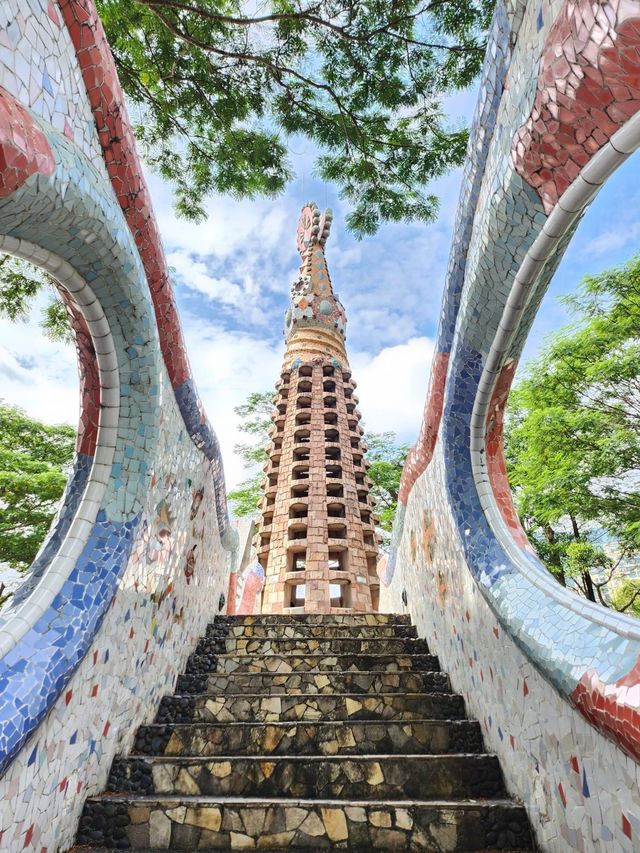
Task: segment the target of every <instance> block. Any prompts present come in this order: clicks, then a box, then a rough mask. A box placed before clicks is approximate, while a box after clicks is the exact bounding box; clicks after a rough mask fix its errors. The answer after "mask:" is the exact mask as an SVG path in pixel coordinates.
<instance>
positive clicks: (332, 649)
mask: <svg viewBox="0 0 640 853" xmlns="http://www.w3.org/2000/svg"><path fill="white" fill-rule="evenodd" d="M210 652H213V653H215V654H228V655H282V654H288V653H290V652H299V653H302V652H306V653H308V654H318V653H320V652H323V653H325V654H334V655H373V656H375V657H378V656H379V655H383V654H384V655H413V654H428V653H429V649H428V647H427V644H426V642H425V641H424V640H416V639H405V638H402V637H399V638H398V637H391V638H388V639H384V640H380V639H375V640H361V639H353V638H351V639H340V638H337V639H336V638H334V637H326V636H324V637H315V638H306V639H305V638H304V637H302V638H297V639H296V638H294V639H281V640H277V639H276V640H272V639H264V640H262V639H247V638H241V637H237V638H233V637H229V638H226V639H220V640H217V639H216V640H208V639H204V640H201V641H200V642H199V643H198V645H197V647H196V651H195V654H196V655H199V654H207V653H210Z"/></svg>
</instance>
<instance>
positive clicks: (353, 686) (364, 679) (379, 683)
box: [176, 670, 451, 696]
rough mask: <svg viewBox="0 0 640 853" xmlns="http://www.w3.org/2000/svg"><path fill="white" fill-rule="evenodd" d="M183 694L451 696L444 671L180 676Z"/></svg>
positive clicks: (180, 688) (179, 690)
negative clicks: (411, 694) (385, 694)
mask: <svg viewBox="0 0 640 853" xmlns="http://www.w3.org/2000/svg"><path fill="white" fill-rule="evenodd" d="M176 691H177V692H179V693H225V694H226V695H233V694H237V695H240V694H242V695H245V694H247V693H253V694H256V693H269V694H270V695H273V694H288V695H290V696H291V695H296V694H302V693H305V694H311V693H324V694H330V693H395V692H402V693H451V683H450V681H449V676H448V675H447V674H446V673H444V672H429V671H427V672H412V671H411V670H407V671H404V672H384V671H382V672H380V671H379V672H357V671H354V672H338V673H335V672H322V671H321V670H316V671H313V670H310V671H308V672H298V673H286V674H280V673H275V672H268V673H254V672H233V673H229V674H227V673H215V672H212V673H202V674H198V675H181V676H179V677H178V681H177V684H176Z"/></svg>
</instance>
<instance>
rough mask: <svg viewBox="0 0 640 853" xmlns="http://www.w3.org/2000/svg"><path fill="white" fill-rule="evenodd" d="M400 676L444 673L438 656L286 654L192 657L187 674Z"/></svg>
mask: <svg viewBox="0 0 640 853" xmlns="http://www.w3.org/2000/svg"><path fill="white" fill-rule="evenodd" d="M309 670H331V671H335V672H369V671H380V670H384V671H385V672H397V671H404V670H413V671H414V672H415V671H425V670H426V671H438V672H439V671H440V662H439V661H438V658H437V657H436V655H430V654H415V655H412V654H407V655H393V654H379V655H363V654H358V655H356V654H353V655H346V654H329V653H319V654H318V653H316V654H283V655H229V654H220V655H218V654H213V653H212V654H211V655H195V654H193V655H191V657H190V658H189V661H188V664H187V669H186V672H187V673H188V674H196V673H201V672H279V673H287V672H308V671H309Z"/></svg>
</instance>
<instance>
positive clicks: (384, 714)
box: [157, 693, 465, 723]
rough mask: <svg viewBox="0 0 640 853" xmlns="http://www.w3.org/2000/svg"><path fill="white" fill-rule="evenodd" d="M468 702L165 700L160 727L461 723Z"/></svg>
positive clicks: (348, 697) (417, 698)
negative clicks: (321, 722)
mask: <svg viewBox="0 0 640 853" xmlns="http://www.w3.org/2000/svg"><path fill="white" fill-rule="evenodd" d="M464 715H465V714H464V702H463V700H462V697H461V696H459V695H457V694H453V693H380V694H377V695H376V694H369V695H367V696H363V695H362V694H358V693H354V694H346V693H342V694H337V693H334V694H332V695H327V696H325V695H323V694H313V695H306V694H300V695H299V696H262V695H254V696H252V695H250V694H247V695H245V696H225V695H224V694H222V695H216V696H208V695H204V694H199V695H194V696H165V697H164V698H163V699H162V702H161V703H160V708H159V710H158V717H157V722H158V723H190V722H196V721H200V722H219V723H231V722H238V723H240V722H265V723H267V722H277V721H285V720H291V721H297V720H302V721H304V722H314V721H316V720H375V719H380V720H422V719H425V718H428V719H434V720H459V719H462V718H464Z"/></svg>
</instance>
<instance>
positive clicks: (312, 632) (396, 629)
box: [205, 623, 417, 640]
mask: <svg viewBox="0 0 640 853" xmlns="http://www.w3.org/2000/svg"><path fill="white" fill-rule="evenodd" d="M205 636H206V637H207V638H208V639H217V638H225V637H228V638H234V637H236V638H244V639H265V640H269V639H270V640H278V639H303V640H304V639H306V640H311V639H314V638H315V637H327V638H333V639H339V640H350V639H351V640H359V639H361V640H376V639H378V640H384V639H394V638H400V639H402V638H405V639H410V640H411V639H416V638H417V633H416V629H415V626H413V625H378V626H371V625H350V626H345V625H325V624H322V625H226V626H220V625H218V624H217V623H212V624H211V625H209V626H208V627H207V631H206V634H205Z"/></svg>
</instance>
